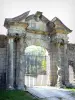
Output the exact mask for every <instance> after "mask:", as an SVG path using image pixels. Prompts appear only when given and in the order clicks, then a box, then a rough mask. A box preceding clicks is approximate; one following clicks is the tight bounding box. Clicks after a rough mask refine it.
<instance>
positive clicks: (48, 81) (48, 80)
mask: <svg viewBox="0 0 75 100" xmlns="http://www.w3.org/2000/svg"><path fill="white" fill-rule="evenodd" d="M46 73H47V85H48V86H50V53H49V52H48V55H46Z"/></svg>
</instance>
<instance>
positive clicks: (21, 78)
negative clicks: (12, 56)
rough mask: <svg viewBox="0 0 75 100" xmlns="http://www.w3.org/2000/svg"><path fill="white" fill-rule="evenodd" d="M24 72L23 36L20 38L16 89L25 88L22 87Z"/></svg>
mask: <svg viewBox="0 0 75 100" xmlns="http://www.w3.org/2000/svg"><path fill="white" fill-rule="evenodd" d="M24 74H25V65H24V38H23V37H21V38H20V68H19V82H18V89H20V90H25V88H24Z"/></svg>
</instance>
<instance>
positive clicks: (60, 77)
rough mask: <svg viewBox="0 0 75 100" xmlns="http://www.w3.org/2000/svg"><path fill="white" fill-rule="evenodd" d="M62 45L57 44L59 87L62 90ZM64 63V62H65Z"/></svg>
mask: <svg viewBox="0 0 75 100" xmlns="http://www.w3.org/2000/svg"><path fill="white" fill-rule="evenodd" d="M60 45H61V44H60V43H57V50H58V51H57V75H58V79H57V87H60V88H62V87H63V83H62V66H61V48H60ZM63 63H64V62H63Z"/></svg>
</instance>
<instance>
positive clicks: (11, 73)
mask: <svg viewBox="0 0 75 100" xmlns="http://www.w3.org/2000/svg"><path fill="white" fill-rule="evenodd" d="M13 51H14V39H13V38H9V69H8V70H9V79H8V80H9V83H8V89H13V88H14V87H13V85H14V70H13V69H14V55H13Z"/></svg>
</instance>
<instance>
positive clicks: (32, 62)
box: [25, 45, 50, 87]
mask: <svg viewBox="0 0 75 100" xmlns="http://www.w3.org/2000/svg"><path fill="white" fill-rule="evenodd" d="M30 48H31V51H29V49H30ZM33 49H34V50H33ZM35 49H36V52H33V51H35ZM40 49H41V51H39V52H38V51H37V50H40ZM42 52H44V54H43V53H42ZM41 53H42V54H41ZM39 54H40V55H39ZM38 59H39V60H38ZM42 61H45V64H46V66H45V67H46V68H45V69H44V67H42V64H41V63H42ZM25 62H26V63H25V69H26V70H25V85H26V86H28V87H30V86H36V85H40V86H41V85H42V86H46V85H47V84H48V83H49V79H48V78H49V75H48V74H50V67H49V66H50V59H49V55H48V52H47V50H46V49H45V48H43V47H40V46H35V45H31V46H28V47H27V48H26V49H25ZM27 69H28V71H27ZM29 69H31V71H30V70H29ZM33 69H35V71H34V70H33ZM47 77H48V78H47Z"/></svg>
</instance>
